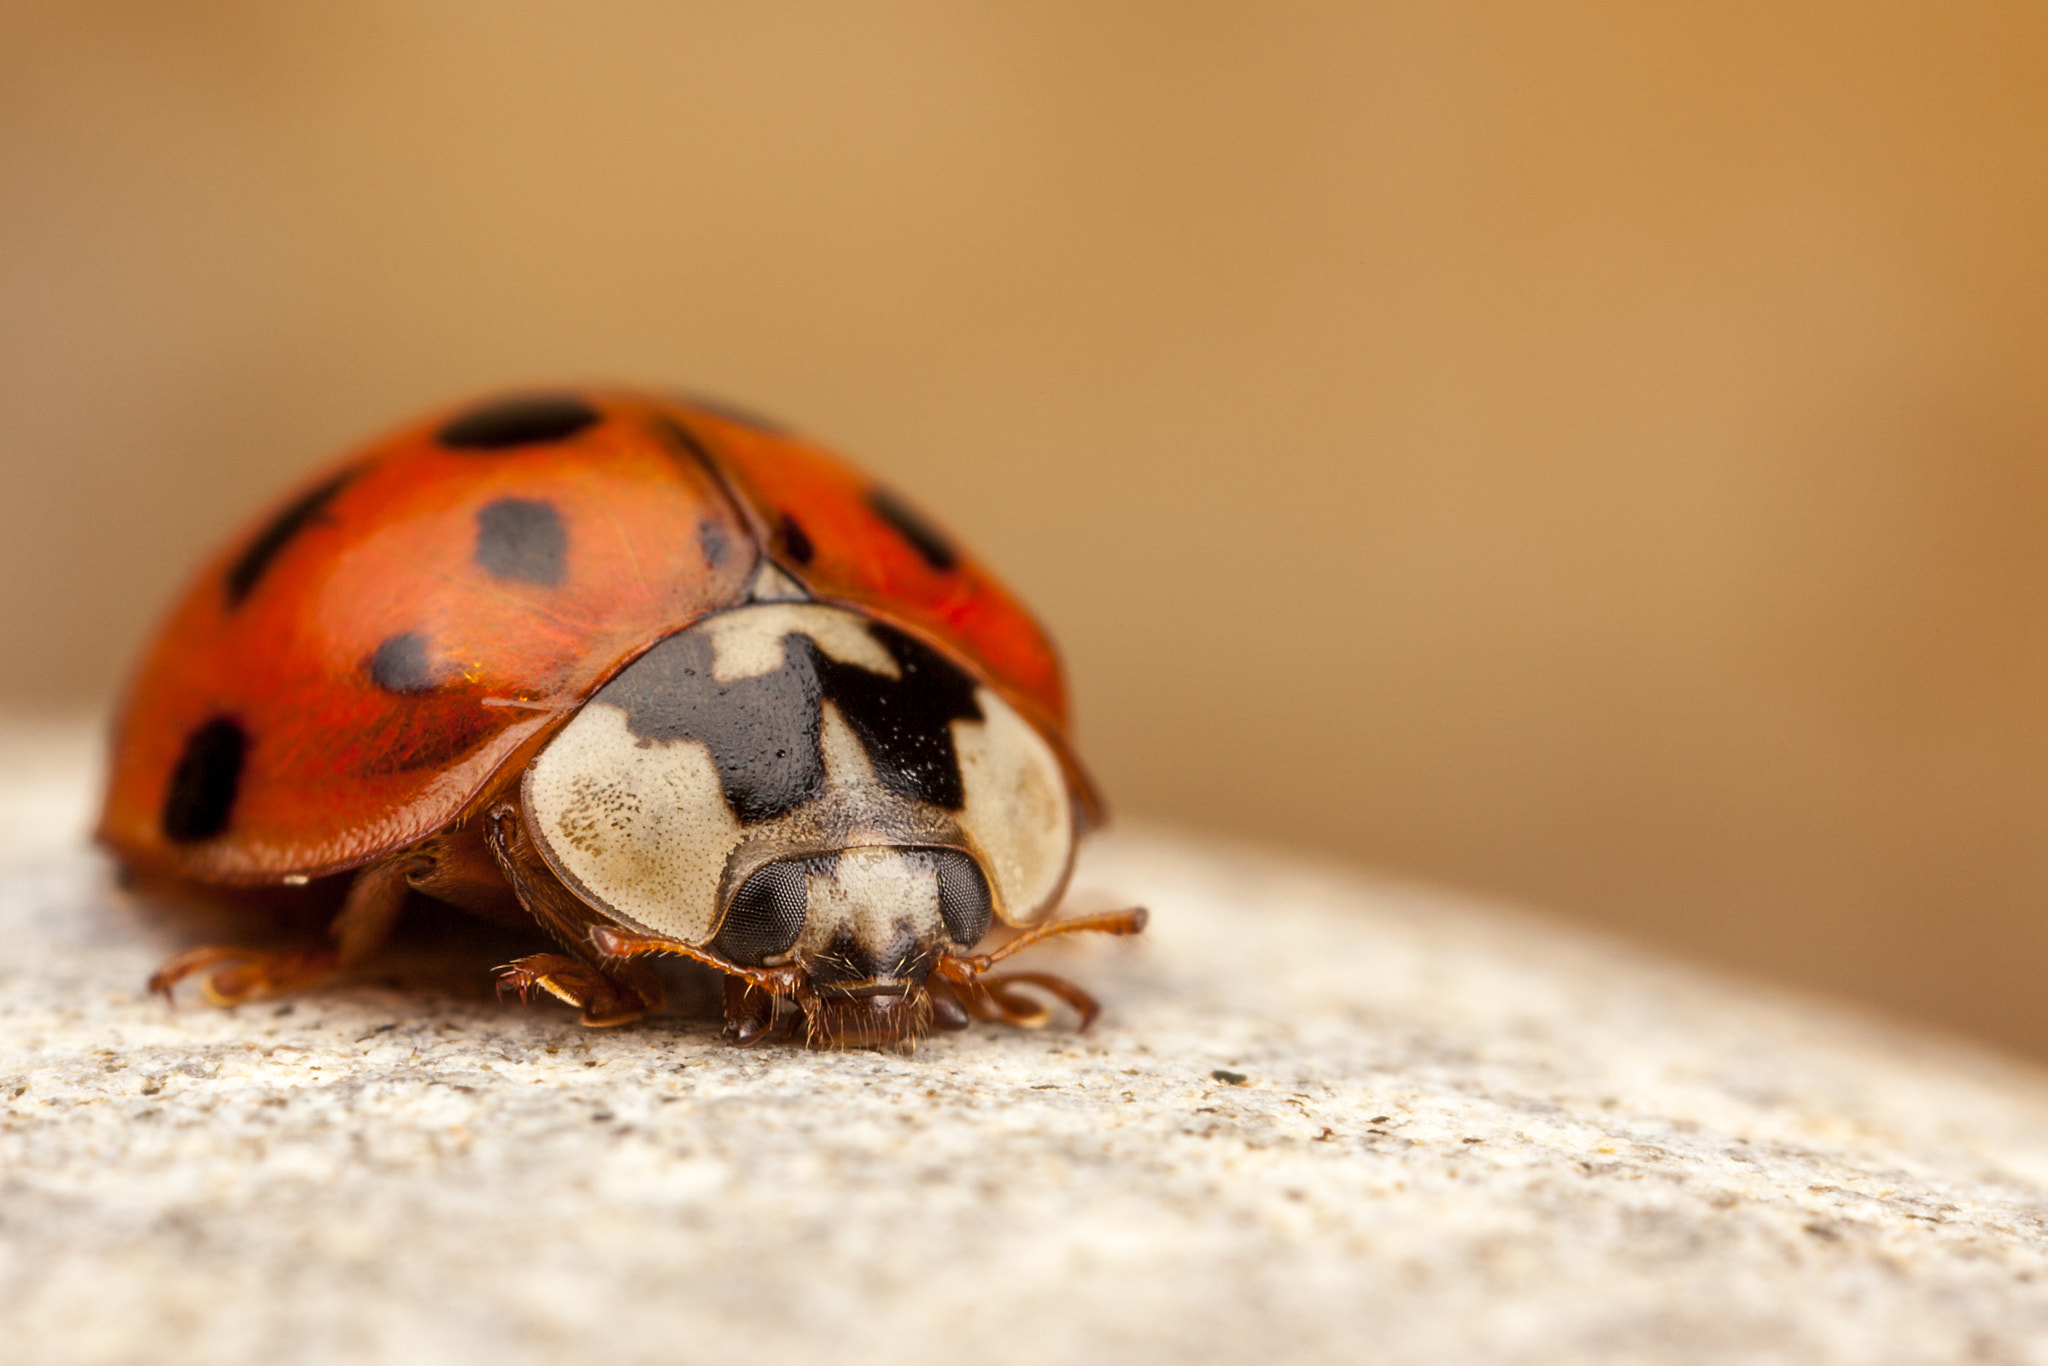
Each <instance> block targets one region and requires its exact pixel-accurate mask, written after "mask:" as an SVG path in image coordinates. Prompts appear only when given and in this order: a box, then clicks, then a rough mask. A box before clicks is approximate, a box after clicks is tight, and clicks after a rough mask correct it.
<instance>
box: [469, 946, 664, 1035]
mask: <svg viewBox="0 0 2048 1366" xmlns="http://www.w3.org/2000/svg"><path fill="white" fill-rule="evenodd" d="M535 987H539V988H540V989H541V990H542V991H545V992H546V993H547V994H548V995H550V996H552V997H554V998H555V999H556V1000H558V1001H560V1002H562V1003H563V1004H564V1005H570V1006H574V1007H576V1009H578V1010H580V1011H582V1012H583V1023H584V1024H587V1025H591V1026H593V1027H597V1028H603V1027H605V1026H609V1025H622V1024H631V1023H633V1021H635V1020H637V1019H639V1018H640V1017H641V1016H642V1015H645V1014H646V1013H647V1009H648V1007H647V1002H646V1001H644V1000H643V999H642V998H641V997H640V996H639V995H638V994H637V993H636V992H634V991H633V990H632V989H630V988H628V987H625V986H623V985H621V984H620V983H618V982H614V981H613V980H612V979H611V978H609V977H607V976H605V975H604V974H603V973H602V972H599V971H598V970H597V969H596V968H594V967H592V966H590V964H588V963H579V962H578V961H576V960H575V959H574V958H570V957H568V956H567V955H566V954H560V953H536V954H531V955H529V956H527V957H525V958H515V959H513V960H512V961H511V962H509V963H507V964H506V965H505V966H504V967H502V968H499V969H498V994H499V995H501V996H502V995H504V994H505V993H506V992H508V991H516V992H518V993H519V999H520V1000H522V1001H524V1000H526V999H528V997H529V996H530V995H531V994H532V992H533V989H534V988H535Z"/></svg>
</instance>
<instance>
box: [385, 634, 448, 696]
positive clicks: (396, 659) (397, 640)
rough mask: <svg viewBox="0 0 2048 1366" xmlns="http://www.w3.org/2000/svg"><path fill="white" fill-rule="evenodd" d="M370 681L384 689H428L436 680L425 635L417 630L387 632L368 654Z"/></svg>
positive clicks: (405, 690)
mask: <svg viewBox="0 0 2048 1366" xmlns="http://www.w3.org/2000/svg"><path fill="white" fill-rule="evenodd" d="M370 681H371V682H372V683H375V684H376V685H377V686H378V687H380V688H382V689H384V691H386V692H399V693H407V692H430V691H432V690H433V688H434V686H435V684H436V683H437V682H438V681H439V680H438V679H437V678H436V677H435V670H434V660H433V656H432V655H431V654H430V653H429V652H428V650H427V638H426V637H425V636H423V635H421V634H420V633H419V632H417V631H407V632H405V633H403V634H402V635H395V636H386V637H385V638H384V640H383V641H382V642H381V643H379V645H378V646H377V649H376V653H374V654H372V655H371V656H370Z"/></svg>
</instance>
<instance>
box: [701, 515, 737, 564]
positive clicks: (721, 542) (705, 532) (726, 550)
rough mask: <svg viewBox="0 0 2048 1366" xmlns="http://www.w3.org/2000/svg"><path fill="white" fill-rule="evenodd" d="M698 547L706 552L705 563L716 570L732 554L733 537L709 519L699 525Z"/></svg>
mask: <svg viewBox="0 0 2048 1366" xmlns="http://www.w3.org/2000/svg"><path fill="white" fill-rule="evenodd" d="M697 547H698V549H700V550H702V551H703V552H704V563H706V564H708V565H710V566H711V567H712V568H713V569H716V568H718V567H719V566H720V565H722V564H724V563H725V557H726V556H727V555H730V554H731V553H732V537H730V536H728V535H726V532H725V528H724V527H723V526H721V525H719V524H718V523H717V522H714V521H712V520H711V519H710V518H708V517H707V518H705V519H704V520H703V521H701V522H699V523H697Z"/></svg>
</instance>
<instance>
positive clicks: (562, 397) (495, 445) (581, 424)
mask: <svg viewBox="0 0 2048 1366" xmlns="http://www.w3.org/2000/svg"><path fill="white" fill-rule="evenodd" d="M603 420H604V414H602V413H600V412H598V411H597V409H595V408H593V407H591V406H590V405H589V404H588V403H585V402H584V401H583V400H582V399H580V398H577V397H575V396H574V395H573V394H528V395H525V396H524V397H520V398H508V399H503V400H500V401H499V402H497V403H489V404H485V405H484V406H483V407H481V408H472V409H470V410H469V411H468V412H466V413H464V414H463V415H462V416H461V417H458V418H456V419H455V420H454V421H452V422H450V423H448V425H447V426H445V427H443V428H441V431H440V438H441V444H442V445H444V446H447V447H449V448H450V449H452V450H458V451H503V450H510V449H512V448H513V447H515V446H540V445H545V444H547V443H548V442H551V441H567V440H568V439H569V438H570V437H572V436H574V435H576V434H577V433H578V432H580V431H582V430H583V429H584V428H586V427H594V426H596V425H597V424H598V423H600V422H602V421H603Z"/></svg>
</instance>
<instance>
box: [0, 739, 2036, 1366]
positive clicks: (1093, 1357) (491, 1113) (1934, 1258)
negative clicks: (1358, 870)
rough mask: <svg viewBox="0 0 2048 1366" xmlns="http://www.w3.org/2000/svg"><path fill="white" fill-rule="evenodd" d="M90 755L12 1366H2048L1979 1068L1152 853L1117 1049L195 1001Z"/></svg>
mask: <svg viewBox="0 0 2048 1366" xmlns="http://www.w3.org/2000/svg"><path fill="white" fill-rule="evenodd" d="M37 743H39V744H42V748H41V749H40V750H38V749H37V748H36V744H37ZM85 749H86V746H85V744H84V742H83V741H82V740H77V739H75V738H66V737H63V736H59V737H57V738H56V739H55V740H52V741H48V742H36V743H29V742H27V741H25V740H23V739H22V738H21V737H19V736H15V737H13V738H12V739H10V738H8V737H5V736H0V762H4V763H5V764H6V765H7V772H8V773H9V774H11V776H10V777H8V778H7V779H6V780H5V781H0V813H6V814H7V815H8V818H9V819H10V820H12V821H13V827H12V834H11V835H10V837H9V839H8V840H7V841H6V842H4V843H0V855H4V857H5V860H6V863H7V871H5V873H4V874H0V932H4V942H5V943H6V944H7V945H8V953H7V956H6V959H5V961H4V964H0V1343H5V1344H6V1346H5V1349H4V1350H5V1356H6V1359H7V1360H9V1361H10V1362H64V1363H70V1362H129V1361H151V1362H164V1363H180V1362H195V1363H196V1362H202V1361H203V1362H209V1363H239V1362H258V1361H261V1362H280V1361H306V1362H360V1361H412V1360H418V1361H436V1362H479V1363H481V1362H492V1363H501V1362H515V1363H516V1362H529V1361H558V1360H560V1361H566V1360H572V1359H582V1358H583V1357H586V1356H600V1355H601V1357H602V1359H604V1360H608V1361H617V1362H640V1361H648V1362H654V1361H661V1362H673V1361H698V1360H701V1361H731V1360H740V1359H747V1358H752V1357H757V1356H758V1357H762V1358H764V1359H785V1358H796V1359H827V1360H832V1361H835V1362H836V1361H853V1362H868V1361H873V1362H905V1361H913V1362H914V1361H924V1360H938V1359H946V1360H952V1361H971V1362H995V1363H1001V1362H1013V1361H1014V1362H1062V1361H1098V1360H1099V1361H1111V1360H1115V1361H1195V1362H1201V1361H1219V1362H1222V1361H1229V1362H1238V1361H1247V1360H1262V1359H1282V1360H1288V1361H1310V1362H1313V1361H1332V1362H1334V1361H1346V1362H1351V1361H1359V1360H1374V1361H1392V1362H1411V1361H1412V1362H1460V1361H1487V1362H1599V1361H1614V1362H1665V1361H1670V1362H1713V1361H1743V1362H1755V1361H1766V1362H1770V1361H1783V1362H1814V1361H1841V1362H1859V1363H1867V1362H1893V1361H1899V1362H1904V1361H1954V1360H1985V1361H1996V1362H2004V1361H2033V1360H2048V1226H2044V1223H2043V1214H2044V1212H2048V1082H2044V1079H2043V1078H2042V1076H2041V1075H2040V1074H2038V1073H2037V1072H2035V1071H2032V1070H2030V1069H2028V1068H2025V1067H2023V1066H2020V1065H2018V1064H2015V1063H2010V1062H2006V1061H2003V1060H2000V1059H1997V1058H1994V1057H1991V1056H1988V1055H1985V1054H1982V1053H1979V1052H1975V1051H1972V1050H1970V1049H1968V1048H1965V1047H1962V1046H1960V1045H1954V1044H1950V1043H1945V1042H1943V1041H1940V1040H1935V1039H1929V1038H1925V1037H1920V1036H1915V1035H1912V1034H1909V1033H1906V1032H1903V1031H1897V1030H1892V1029H1890V1028H1887V1027H1884V1026H1882V1025H1878V1024H1873V1023H1871V1022H1869V1021H1866V1020H1862V1019H1859V1018H1856V1017H1854V1016H1850V1015H1847V1014H1844V1013H1841V1012H1837V1011H1834V1010H1831V1009H1828V1008H1824V1007H1820V1006H1815V1005H1811V1004H1805V1003H1801V1002H1798V1001H1793V1000H1788V999H1784V998H1780V997H1774V996H1772V995H1769V994H1767V993H1763V992H1759V991H1755V990H1751V989H1747V988H1743V987H1740V986H1731V985H1729V984H1726V983H1721V982H1717V981H1715V980H1712V979H1709V978H1706V977H1703V976H1700V975H1697V974H1694V973H1692V972H1689V971H1686V970H1683V969H1680V968H1677V967H1674V966H1671V965H1669V964H1665V963H1661V962H1658V961H1655V960H1651V959H1647V958H1643V957H1640V956H1636V955H1633V954H1631V953H1628V952H1626V951H1623V950H1619V949H1617V948H1614V947H1612V946H1609V945H1605V944H1602V943H1599V942H1596V941H1592V940H1588V939H1585V938H1581V937H1576V936H1574V935H1571V934H1569V933H1566V932H1564V931H1561V930H1559V929H1557V928H1555V927H1553V926H1549V925H1546V924H1543V923H1542V922H1540V921H1537V920H1533V919H1527V918H1523V917H1520V916H1518V915H1515V914H1513V913H1509V912H1505V911H1500V910H1495V909H1488V908H1485V907H1481V906H1476V905H1474V904H1472V903H1470V902H1466V901H1461V900H1459V899H1457V898H1454V897H1450V896H1446V895H1444V894H1442V893H1438V892H1431V891H1423V890H1417V889H1412V888H1405V887H1400V886H1394V885H1389V884H1385V883H1376V882H1371V881H1367V880H1364V879H1362V878H1358V877H1355V876H1351V875H1347V874H1344V873H1342V872H1338V871H1333V870H1328V869H1320V868H1315V867H1308V866H1302V865H1296V864H1290V863H1287V862H1285V861H1281V860H1278V859H1274V858H1268V857H1262V856H1259V855H1256V854H1251V853H1246V852H1242V851H1231V850H1227V849H1218V848H1215V847H1210V846H1205V845H1203V844H1201V843H1198V842H1195V841H1191V840H1188V839H1185V838H1177V837H1172V836H1169V835H1165V834H1161V833H1156V832H1151V833H1147V832H1140V833H1137V834H1133V835H1125V836H1120V837H1117V838H1114V839H1109V840H1105V841H1103V842H1102V843H1100V844H1099V845H1097V846H1096V847H1095V848H1094V849H1093V850H1092V851H1091V852H1090V854H1089V856H1088V859H1087V862H1086V864H1085V867H1084V870H1083V872H1082V874H1081V876H1080V878H1079V879H1078V892H1077V895H1078V897H1079V898H1081V899H1083V900H1085V901H1086V902H1088V903H1090V904H1096V903H1110V902H1122V901H1126V900H1142V901H1143V902H1145V903H1146V904H1148V905H1150V906H1151V907H1152V908H1153V911H1154V922H1153V924H1154V928H1153V931H1152V932H1151V933H1150V934H1149V935H1148V936H1147V937H1146V939H1145V940H1144V941H1141V942H1138V943H1114V944H1111V943H1097V944H1075V945H1071V946H1068V947H1064V948H1062V949H1060V950H1058V951H1052V950H1048V951H1046V952H1044V953H1042V954H1040V955H1038V959H1037V961H1038V963H1039V964H1040V965H1044V966H1053V965H1055V964H1056V965H1057V968H1058V970H1061V971H1064V972H1067V973H1070V974H1071V975H1072V976H1074V977H1075V978H1077V979H1079V980H1081V981H1082V982H1084V983H1086V984H1087V985H1088V986H1090V987H1091V988H1093V989H1095V990H1097V991H1098V992H1099V994H1100V995H1101V996H1102V997H1103V998H1104V1000H1105V1001H1106V1003H1107V1006H1108V1009H1107V1012H1106V1014H1105V1017H1104V1019H1103V1021H1102V1023H1101V1025H1100V1026H1099V1027H1098V1029H1097V1030H1096V1032H1094V1033H1093V1034H1090V1035H1088V1036H1083V1037H1075V1036H1074V1035H1072V1034H1070V1033H1066V1032H1064V1031H1062V1030H1060V1029H1057V1028H1055V1029H1050V1030H1047V1031H1044V1032H1040V1033H1019V1032H1005V1031H1002V1030H998V1029H995V1028H991V1027H977V1029H976V1030H975V1031H973V1032H972V1033H970V1034H967V1035H965V1036H955V1037H948V1038H943V1039H939V1040H935V1041H933V1042H931V1043H928V1044H927V1045H926V1046H924V1047H923V1048H922V1049H920V1050H919V1051H918V1052H917V1053H916V1054H915V1055H912V1056H901V1055H897V1054H884V1053H876V1052H854V1053H845V1054H814V1053H806V1052H802V1051H799V1050H796V1049H793V1048H789V1047H769V1048H763V1049H759V1050H755V1051H747V1052H743V1051H739V1050H735V1049H732V1048H729V1047H727V1046H725V1045H723V1044H721V1043H720V1042H719V1041H718V1039H717V1037H716V1032H715V1027H714V1026H713V1025H712V1024H711V1023H709V1022H707V1021H701V1020H694V1019H688V1018H668V1019H663V1020H660V1021H657V1022H655V1023H652V1024H648V1025H644V1026H639V1027H634V1028H631V1029H626V1030H620V1031H613V1032H603V1033H598V1032H591V1031H587V1030H584V1029H581V1028H580V1027H578V1026H577V1025H576V1024H574V1023H573V1022H572V1020H571V1019H570V1018H569V1016H568V1015H567V1013H566V1012H563V1011H560V1010H557V1009H554V1008H552V1007H535V1008H532V1009H521V1008H519V1007H518V1006H517V1005H511V1004H508V1005H502V1006H501V1005H499V1004H497V1003H495V1002H493V1001H492V1000H491V999H490V998H489V996H488V993H487V992H486V991H484V990H483V989H482V985H481V983H482V977H483V972H484V969H485V968H487V967H488V966H489V963H490V954H491V953H492V952H496V951H501V946H498V945H494V944H491V943H489V942H484V943H481V944H476V945H474V946H467V945H466V941H464V940H461V939H457V940H455V941H453V942H450V941H448V940H446V939H445V938H444V939H442V940H437V941H433V942H431V943H426V944H424V945H423V946H422V947H421V949H420V953H421V954H422V955H423V957H422V959H421V961H423V962H425V963H426V964H427V966H426V967H424V968H422V969H420V970H419V971H416V972H413V973H411V974H410V975H408V976H405V977H403V978H401V979H396V980H394V981H387V980H384V974H372V975H371V979H370V980H368V981H365V982H363V983H361V984H358V985H355V986H351V987H348V988H345V989H339V990H334V991H330V992H325V993H321V994H319V995H315V996H307V997H304V998H301V999H299V1000H296V1001H293V1002H289V1003H282V1004H266V1005H262V1006H256V1007H244V1008H241V1009H238V1010H234V1011H215V1010H209V1009H205V1008H202V1007H193V1006H185V1007H181V1008H180V1009H178V1010H176V1011H171V1010H168V1009H166V1008H165V1007H164V1006H163V1005H162V1004H161V1003H160V1002H157V1001H154V1000H152V999H150V998H148V997H147V996H146V995H145V994H144V993H143V992H142V990H141V983H142V979H143V977H144V976H145V974H146V973H147V971H148V970H149V968H150V967H151V965H152V964H153V963H154V962H155V961H156V960H157V959H158V957H159V956H161V955H162V954H163V953H165V952H166V951H167V949H169V948H170V947H173V946H176V945H179V944H182V943H184V942H187V941H188V939H189V936H190V934H191V932H192V931H191V930H190V929H189V928H187V927H183V926H181V925H180V924H178V923H177V922H169V923H166V922H164V921H161V920H159V919H157V918H155V917H152V916H149V915H146V914H144V913H143V912H142V911H141V910H140V909H139V908H136V907H133V906H130V905H126V904H124V903H123V902H122V901H121V900H120V898H118V897H116V896H114V895H112V894H110V893H109V891H108V890H107V884H106V881H105V876H104V870H103V869H102V868H101V866H100V865H99V863H98V862H97V860H96V859H95V858H94V857H93V856H91V855H89V854H87V853H85V852H83V851H82V850H80V849H78V848H77V847H76V846H75V844H74V843H73V842H72V841H71V831H72V830H74V829H75V827H76V823H77V820H78V811H79V809H80V806H81V804H82V803H83V802H84V801H85V800H86V794H87V792H88V789H89V782H88V780H87V779H86V778H85V777H84V776H83V775H84V773H85V769H84V768H83V767H82V765H83V763H84V759H83V758H82V755H83V754H84V752H85ZM37 755H40V756H41V757H40V758H38V757H36V756H37Z"/></svg>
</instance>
